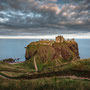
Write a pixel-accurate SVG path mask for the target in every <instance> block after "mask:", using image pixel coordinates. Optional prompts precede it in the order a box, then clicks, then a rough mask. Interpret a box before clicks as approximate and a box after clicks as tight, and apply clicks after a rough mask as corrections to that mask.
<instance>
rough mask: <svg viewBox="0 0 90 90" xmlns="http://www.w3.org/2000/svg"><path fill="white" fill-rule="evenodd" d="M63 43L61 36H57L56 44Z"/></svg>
mask: <svg viewBox="0 0 90 90" xmlns="http://www.w3.org/2000/svg"><path fill="white" fill-rule="evenodd" d="M64 41H65V39H64V37H63V36H57V37H56V43H63V42H64Z"/></svg>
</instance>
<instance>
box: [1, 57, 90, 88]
mask: <svg viewBox="0 0 90 90" xmlns="http://www.w3.org/2000/svg"><path fill="white" fill-rule="evenodd" d="M39 67H41V68H40V72H37V73H36V72H35V70H34V67H33V63H32V66H31V65H30V62H29V61H26V62H24V63H19V64H15V65H10V64H7V63H4V62H0V75H3V76H5V77H9V78H10V77H14V78H15V77H20V76H26V77H28V76H30V75H33V76H35V75H36V76H35V77H37V76H39V75H41V74H44V73H49V74H47V75H50V73H51V72H53V74H54V75H55V74H56V73H54V72H61V71H65V72H64V74H63V75H67V72H66V71H70V70H80V71H81V72H83V71H88V72H89V73H86V72H83V74H84V75H86V76H87V74H88V75H89V76H90V59H84V60H77V61H72V62H69V63H63V64H60V65H58V66H53V65H52V64H49V65H47V66H45V65H40V66H39ZM43 67H44V68H43ZM70 72H71V71H70ZM74 74H75V73H74ZM77 74H78V73H77ZM79 74H80V76H82V74H81V73H79ZM44 75H45V74H44ZM51 75H52V73H51ZM75 75H76V74H75ZM77 76H78V75H77ZM47 77H48V76H47ZM36 88H37V89H39V90H40V89H41V90H43V89H44V90H56V89H57V90H60V89H61V90H90V81H88V80H78V79H75V80H74V79H70V78H59V77H50V78H43V77H42V79H34V80H22V79H21V80H7V79H3V78H2V77H0V90H5V89H7V90H31V89H32V90H35V89H36Z"/></svg>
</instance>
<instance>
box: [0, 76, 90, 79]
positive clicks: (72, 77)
mask: <svg viewBox="0 0 90 90" xmlns="http://www.w3.org/2000/svg"><path fill="white" fill-rule="evenodd" d="M0 77H1V78H4V79H9V80H10V79H11V78H8V77H5V76H3V75H0ZM58 77H59V78H70V79H75V80H77V79H80V80H90V78H85V77H77V76H58ZM44 78H50V77H44ZM36 79H39V78H36ZM18 80H19V79H18ZM24 80H25V79H24ZM29 80H30V79H29Z"/></svg>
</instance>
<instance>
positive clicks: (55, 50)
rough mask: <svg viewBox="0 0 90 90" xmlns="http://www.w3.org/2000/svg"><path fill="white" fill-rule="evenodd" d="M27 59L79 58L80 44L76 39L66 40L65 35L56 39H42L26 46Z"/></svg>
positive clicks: (65, 59) (45, 60)
mask: <svg viewBox="0 0 90 90" xmlns="http://www.w3.org/2000/svg"><path fill="white" fill-rule="evenodd" d="M25 57H26V60H30V59H32V58H33V57H36V59H37V60H40V61H42V62H47V61H54V60H58V61H59V60H61V61H71V60H76V59H79V51H78V44H77V42H75V40H74V39H72V40H65V39H64V38H63V36H58V37H56V40H55V41H54V40H40V41H36V42H32V43H30V44H29V45H28V46H27V47H26V54H25Z"/></svg>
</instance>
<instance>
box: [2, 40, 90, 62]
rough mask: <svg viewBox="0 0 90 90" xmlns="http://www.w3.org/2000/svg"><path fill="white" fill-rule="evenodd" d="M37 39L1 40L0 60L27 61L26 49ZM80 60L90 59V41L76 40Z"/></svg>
mask: <svg viewBox="0 0 90 90" xmlns="http://www.w3.org/2000/svg"><path fill="white" fill-rule="evenodd" d="M33 41H37V39H33V40H32V39H0V60H3V59H6V58H14V59H15V58H20V61H25V47H26V46H27V45H28V44H29V43H30V42H33ZM76 41H77V43H78V47H79V54H80V58H81V59H83V58H90V39H76Z"/></svg>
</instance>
